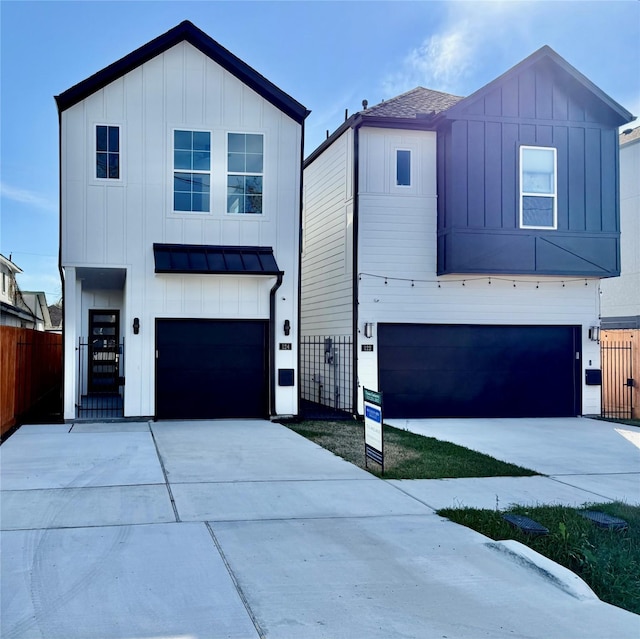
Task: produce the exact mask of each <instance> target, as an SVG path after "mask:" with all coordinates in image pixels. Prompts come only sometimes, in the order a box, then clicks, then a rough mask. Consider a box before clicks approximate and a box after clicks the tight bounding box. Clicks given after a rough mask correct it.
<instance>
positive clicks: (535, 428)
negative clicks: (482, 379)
mask: <svg viewBox="0 0 640 639" xmlns="http://www.w3.org/2000/svg"><path fill="white" fill-rule="evenodd" d="M385 423H387V424H389V425H390V426H395V427H396V428H402V429H405V430H409V431H412V432H414V433H418V434H420V435H425V436H427V437H435V438H436V439H440V440H444V441H450V442H453V443H454V444H459V445H460V446H465V447H466V448H471V449H472V450H477V451H480V452H482V453H486V454H487V455H491V456H492V457H495V458H496V459H501V460H503V461H507V462H511V463H513V464H518V465H520V466H524V467H525V468H530V469H531V470H535V471H537V472H539V473H542V474H543V475H546V477H506V478H505V477H493V478H487V479H446V480H439V481H436V482H432V481H427V482H423V481H419V482H415V481H401V482H394V483H396V485H397V486H398V487H401V488H402V489H403V490H406V491H407V492H409V493H411V494H412V495H414V496H415V497H417V498H419V499H421V500H423V501H424V502H425V503H426V504H428V505H429V506H431V507H433V508H435V509H440V508H449V507H461V506H470V507H473V508H495V507H496V505H498V506H499V508H501V509H504V508H507V507H508V506H509V505H510V504H513V503H517V504H522V505H528V504H533V505H535V504H538V503H544V504H566V505H569V506H579V505H581V504H584V503H585V502H606V501H615V500H619V501H624V502H627V503H629V504H635V505H640V428H637V427H634V426H625V425H624V424H614V423H611V422H604V421H600V420H596V419H588V418H581V417H578V418H573V419H567V418H549V419H412V420H405V419H391V420H385Z"/></svg>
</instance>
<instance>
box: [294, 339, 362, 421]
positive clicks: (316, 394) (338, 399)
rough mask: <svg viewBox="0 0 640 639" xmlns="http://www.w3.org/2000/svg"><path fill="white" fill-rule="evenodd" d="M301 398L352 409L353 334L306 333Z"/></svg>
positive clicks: (324, 404)
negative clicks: (320, 334)
mask: <svg viewBox="0 0 640 639" xmlns="http://www.w3.org/2000/svg"><path fill="white" fill-rule="evenodd" d="M300 347H301V358H300V359H301V370H300V379H301V394H302V400H303V401H307V402H312V403H313V404H320V405H322V406H326V407H328V408H331V409H334V410H338V411H345V412H349V413H350V412H352V411H353V390H352V389H353V366H352V360H353V350H352V347H353V342H352V340H351V337H350V336H331V337H328V336H325V335H322V336H319V335H314V336H303V337H302V341H301V344H300Z"/></svg>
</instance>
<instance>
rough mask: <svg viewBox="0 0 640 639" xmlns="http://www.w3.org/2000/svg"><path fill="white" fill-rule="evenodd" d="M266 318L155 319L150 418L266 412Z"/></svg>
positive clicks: (184, 417)
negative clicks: (152, 413)
mask: <svg viewBox="0 0 640 639" xmlns="http://www.w3.org/2000/svg"><path fill="white" fill-rule="evenodd" d="M267 334H268V323H267V322H266V321H253V320H246V321H242V320H241V321H228V320H224V321H221V320H196V319H192V320H157V322H156V352H157V359H156V417H157V418H158V419H215V418H227V417H266V416H267V413H268V379H269V378H268V366H267V352H268V351H267Z"/></svg>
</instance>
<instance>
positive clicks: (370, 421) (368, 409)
mask: <svg viewBox="0 0 640 639" xmlns="http://www.w3.org/2000/svg"><path fill="white" fill-rule="evenodd" d="M363 391H364V453H365V465H366V463H367V460H368V459H372V460H373V461H374V462H376V463H378V464H380V465H381V466H382V472H383V473H384V444H383V437H382V393H378V392H376V391H372V390H369V389H368V388H365V389H363Z"/></svg>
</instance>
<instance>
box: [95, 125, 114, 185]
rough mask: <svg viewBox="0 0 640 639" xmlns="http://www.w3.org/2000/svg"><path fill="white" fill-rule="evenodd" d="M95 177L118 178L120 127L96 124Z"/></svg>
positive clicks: (104, 178) (103, 178)
mask: <svg viewBox="0 0 640 639" xmlns="http://www.w3.org/2000/svg"><path fill="white" fill-rule="evenodd" d="M96 178H98V179H100V180H119V179H120V127H117V126H106V125H102V124H99V125H98V126H96Z"/></svg>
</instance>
